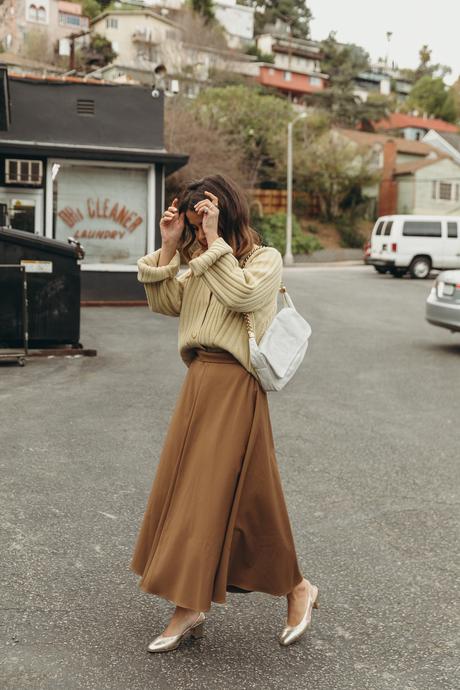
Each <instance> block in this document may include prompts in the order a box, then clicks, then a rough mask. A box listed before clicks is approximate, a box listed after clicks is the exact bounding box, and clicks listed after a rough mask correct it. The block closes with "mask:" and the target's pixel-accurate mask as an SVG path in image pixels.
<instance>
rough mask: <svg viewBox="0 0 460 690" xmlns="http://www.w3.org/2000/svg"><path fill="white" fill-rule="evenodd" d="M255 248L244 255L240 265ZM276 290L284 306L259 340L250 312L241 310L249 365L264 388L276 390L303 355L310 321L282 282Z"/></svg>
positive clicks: (280, 386)
mask: <svg viewBox="0 0 460 690" xmlns="http://www.w3.org/2000/svg"><path fill="white" fill-rule="evenodd" d="M256 249H257V248H254V249H253V250H252V251H251V252H249V254H248V255H247V256H245V258H244V259H243V262H242V264H241V265H242V266H244V264H245V263H246V261H247V260H248V259H249V257H250V256H251V255H252V253H253V252H254V251H256ZM279 290H280V292H281V294H282V295H283V298H284V300H285V302H286V306H284V307H282V308H281V309H280V311H278V312H277V314H276V315H275V317H274V319H273V320H272V322H271V324H270V325H269V327H268V328H267V330H266V331H265V333H264V334H263V336H262V338H261V339H260V341H259V343H257V342H256V339H255V334H254V330H253V328H252V325H251V320H250V314H249V313H248V312H246V313H244V320H245V323H246V327H247V331H248V337H249V352H250V357H251V364H252V366H253V367H254V369H255V372H256V374H257V378H258V380H259V383H260V384H261V386H262V388H263V389H264V390H266V391H279V390H281V389H282V388H284V386H285V385H286V384H287V383H288V381H290V380H291V378H292V377H293V375H294V374H295V372H296V371H297V369H298V368H299V366H300V364H301V362H302V360H303V358H304V357H305V353H306V351H307V347H308V341H309V338H310V335H311V326H310V324H309V323H308V321H306V320H305V319H304V318H303V316H301V315H300V314H299V312H298V311H297V309H296V308H295V306H294V303H293V301H292V299H291V298H290V296H289V294H288V292H287V290H286V287H285V286H284V285H283V283H282V282H281V285H280V288H279Z"/></svg>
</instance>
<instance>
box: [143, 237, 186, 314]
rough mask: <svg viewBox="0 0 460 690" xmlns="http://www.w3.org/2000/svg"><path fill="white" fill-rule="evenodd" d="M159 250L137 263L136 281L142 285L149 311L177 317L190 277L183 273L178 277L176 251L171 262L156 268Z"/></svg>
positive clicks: (177, 256)
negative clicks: (185, 286)
mask: <svg viewBox="0 0 460 690" xmlns="http://www.w3.org/2000/svg"><path fill="white" fill-rule="evenodd" d="M160 254H161V249H157V250H156V251H154V252H152V253H151V254H147V255H146V256H143V257H141V258H140V259H138V261H137V268H138V273H137V279H138V281H139V282H140V283H143V284H144V289H145V294H146V296H147V303H148V306H149V309H150V311H153V312H156V313H158V314H165V315H166V316H179V314H180V311H181V307H182V296H183V292H184V285H185V283H186V280H187V278H188V277H189V275H190V272H189V271H185V272H184V273H183V274H181V275H180V276H179V277H176V276H177V273H178V271H179V268H180V254H179V251H178V250H176V253H175V254H174V256H173V258H172V259H171V261H170V262H169V263H168V264H166V265H165V266H158V262H159V260H160Z"/></svg>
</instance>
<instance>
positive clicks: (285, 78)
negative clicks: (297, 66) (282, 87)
mask: <svg viewBox="0 0 460 690" xmlns="http://www.w3.org/2000/svg"><path fill="white" fill-rule="evenodd" d="M291 79H292V74H291V72H288V71H286V72H285V73H284V81H291Z"/></svg>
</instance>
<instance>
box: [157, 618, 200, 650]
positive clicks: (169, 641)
mask: <svg viewBox="0 0 460 690" xmlns="http://www.w3.org/2000/svg"><path fill="white" fill-rule="evenodd" d="M205 618H206V616H205V615H204V613H203V611H200V613H199V615H198V618H197V619H196V621H195V622H194V623H191V624H190V625H189V626H188V627H187V628H185V630H183V631H182V632H181V633H178V634H177V635H168V636H164V635H158V636H157V637H155V639H154V640H153V641H152V642H151V643H150V644H149V646H148V647H147V649H148V651H149V652H169V651H170V650H172V649H176V648H177V647H178V646H179V645H180V643H181V641H182V640H183V639H184V638H185V637H187V635H189V634H190V635H191V636H192V637H194V638H197V637H203V627H204V621H205Z"/></svg>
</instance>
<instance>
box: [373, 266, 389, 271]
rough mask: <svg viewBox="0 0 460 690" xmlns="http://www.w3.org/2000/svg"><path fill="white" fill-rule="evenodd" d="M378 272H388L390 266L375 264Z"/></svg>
mask: <svg viewBox="0 0 460 690" xmlns="http://www.w3.org/2000/svg"><path fill="white" fill-rule="evenodd" d="M374 268H375V270H376V271H377V273H386V272H387V271H388V268H387V267H386V266H374Z"/></svg>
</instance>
